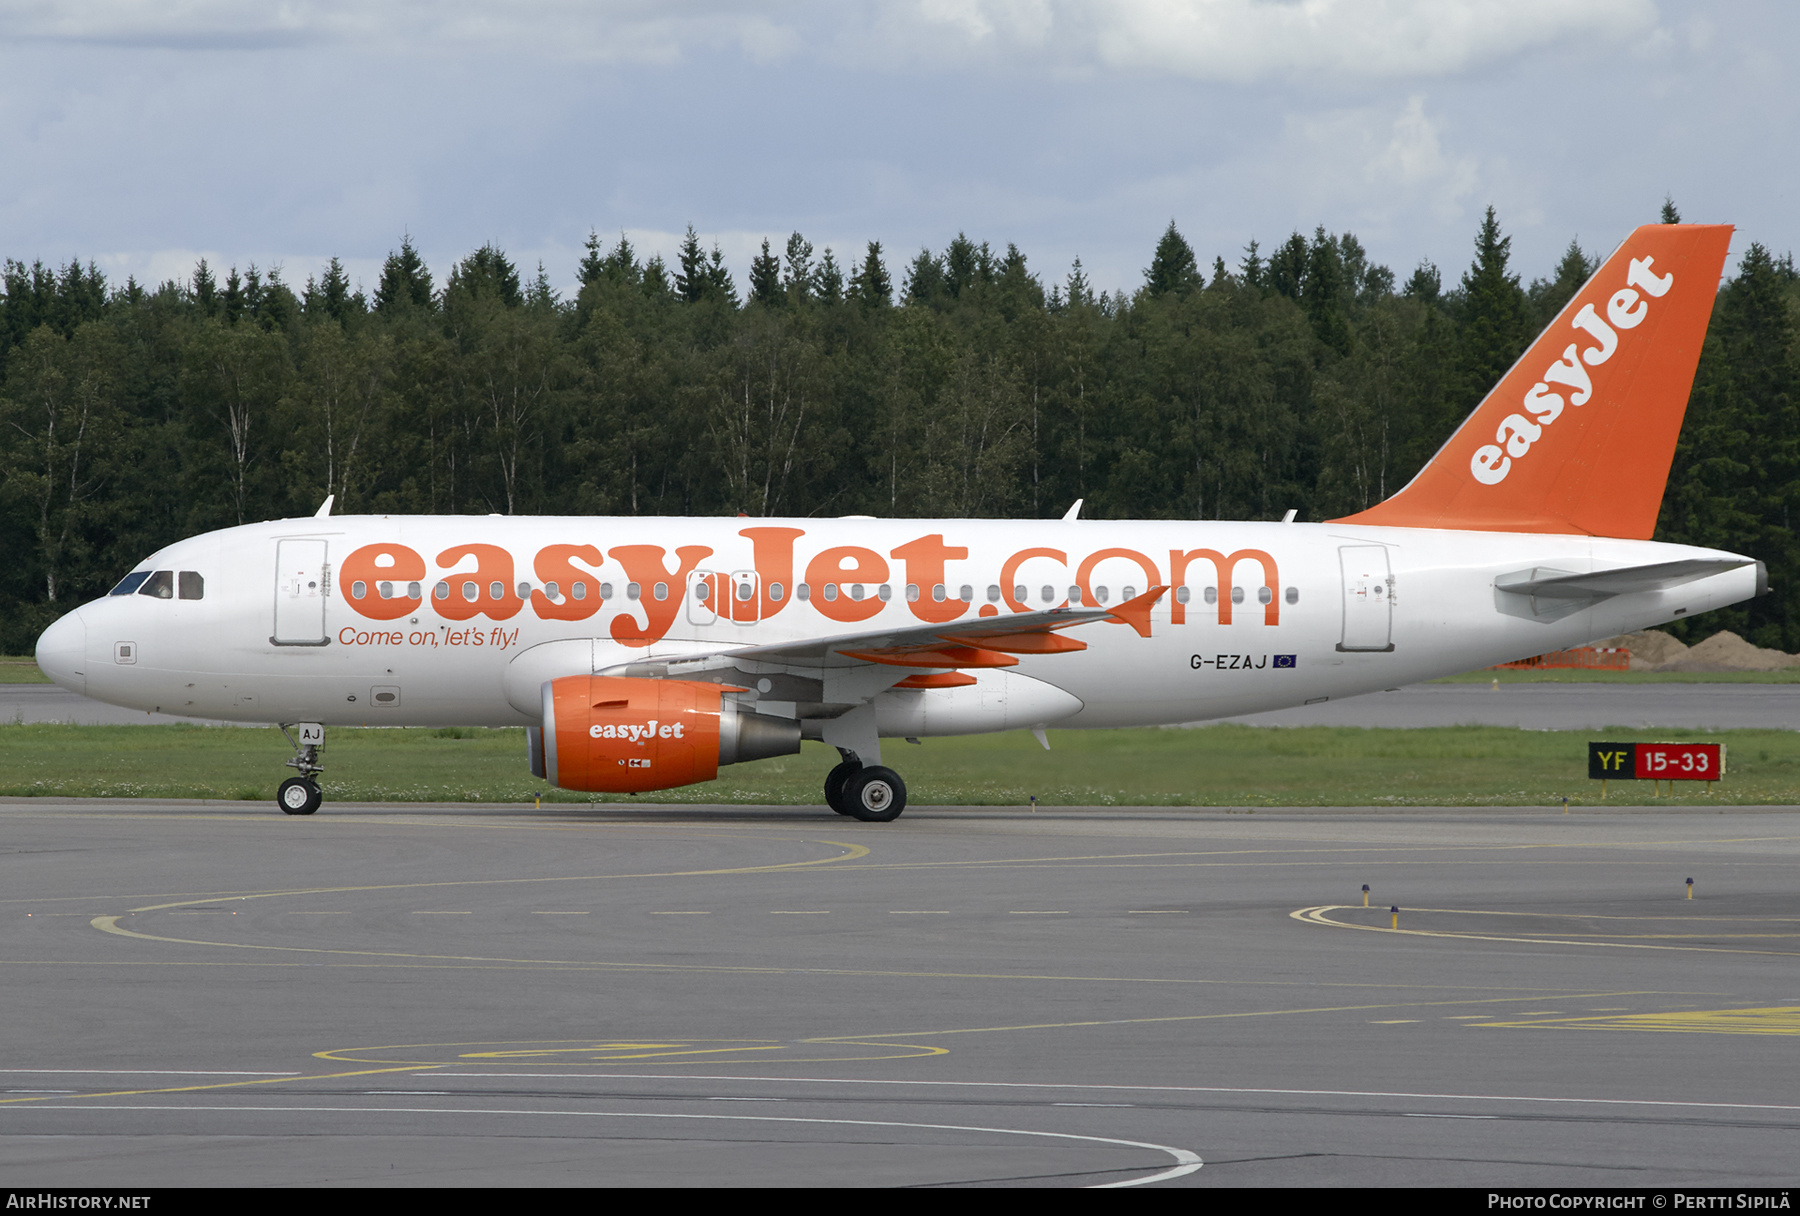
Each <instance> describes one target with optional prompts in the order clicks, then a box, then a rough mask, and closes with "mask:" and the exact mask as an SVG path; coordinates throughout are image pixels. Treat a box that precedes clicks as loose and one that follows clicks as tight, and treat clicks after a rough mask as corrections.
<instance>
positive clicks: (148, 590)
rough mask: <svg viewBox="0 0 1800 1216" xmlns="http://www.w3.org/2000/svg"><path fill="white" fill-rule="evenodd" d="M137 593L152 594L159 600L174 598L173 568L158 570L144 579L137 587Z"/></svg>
mask: <svg viewBox="0 0 1800 1216" xmlns="http://www.w3.org/2000/svg"><path fill="white" fill-rule="evenodd" d="M138 594H139V595H153V596H155V597H156V598H157V599H159V600H172V599H174V598H175V572H174V571H173V570H158V571H157V572H156V573H154V574H152V575H151V576H150V577H149V578H147V579H145V580H144V585H143V586H142V587H139V588H138Z"/></svg>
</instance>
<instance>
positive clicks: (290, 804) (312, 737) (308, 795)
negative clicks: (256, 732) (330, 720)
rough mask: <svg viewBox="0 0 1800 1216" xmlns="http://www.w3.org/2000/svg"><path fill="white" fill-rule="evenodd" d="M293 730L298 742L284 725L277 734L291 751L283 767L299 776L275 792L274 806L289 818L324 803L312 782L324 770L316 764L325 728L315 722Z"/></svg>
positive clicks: (323, 739) (323, 743) (299, 725)
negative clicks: (295, 732) (292, 752)
mask: <svg viewBox="0 0 1800 1216" xmlns="http://www.w3.org/2000/svg"><path fill="white" fill-rule="evenodd" d="M295 729H296V730H297V731H299V733H300V739H299V742H295V741H294V736H293V735H290V734H288V728H287V727H286V726H285V725H284V726H282V728H281V734H282V737H283V738H285V739H286V740H287V741H288V744H289V746H291V747H292V748H293V749H294V756H293V759H291V760H288V761H286V764H287V766H288V767H289V768H291V769H294V770H296V771H297V772H298V773H299V774H300V775H299V776H298V777H289V778H288V779H287V780H286V781H283V782H282V783H281V788H280V789H278V790H276V791H275V805H276V806H278V807H280V808H281V809H282V811H283V812H284V813H286V814H289V815H310V814H312V813H313V812H314V811H316V810H318V809H319V807H320V806H321V805H322V804H323V803H324V801H325V795H324V793H323V792H322V791H321V790H320V789H319V783H318V782H317V781H316V780H314V778H315V777H317V776H318V775H319V774H320V773H322V772H324V771H325V766H324V765H322V764H320V763H319V749H320V748H322V747H324V746H325V728H324V727H323V726H321V725H319V724H318V723H317V722H301V723H298V724H297V725H296V726H295Z"/></svg>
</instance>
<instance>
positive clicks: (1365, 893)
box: [1363, 882, 1369, 908]
mask: <svg viewBox="0 0 1800 1216" xmlns="http://www.w3.org/2000/svg"><path fill="white" fill-rule="evenodd" d="M1368 906H1369V884H1368V883H1366V882H1365V883H1364V884H1363V907H1365V908H1366V907H1368Z"/></svg>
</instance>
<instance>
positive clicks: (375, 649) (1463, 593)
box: [37, 225, 1768, 822]
mask: <svg viewBox="0 0 1800 1216" xmlns="http://www.w3.org/2000/svg"><path fill="white" fill-rule="evenodd" d="M1731 232H1732V229H1731V228H1730V227H1729V226H1722V225H1720V226H1713V225H1652V226H1647V227H1643V228H1639V229H1637V230H1636V231H1635V232H1633V233H1632V234H1631V236H1630V237H1628V238H1627V239H1626V240H1625V242H1624V243H1623V244H1622V245H1620V246H1619V248H1618V249H1617V250H1615V251H1614V252H1613V254H1612V255H1611V256H1610V257H1608V258H1607V259H1606V261H1605V262H1604V264H1603V265H1601V266H1600V268H1599V269H1598V270H1597V271H1596V272H1595V274H1594V275H1593V277H1592V278H1591V279H1590V280H1589V281H1588V283H1587V284H1586V285H1585V286H1584V287H1583V288H1582V289H1581V290H1580V291H1579V292H1578V293H1577V294H1576V295H1575V297H1574V298H1573V299H1572V300H1571V301H1570V302H1569V304H1568V305H1567V306H1566V307H1565V308H1564V309H1563V310H1562V311H1561V312H1560V313H1559V314H1558V315H1557V317H1556V319H1555V320H1554V321H1552V322H1551V324H1550V326H1549V328H1547V329H1546V330H1545V331H1544V332H1543V334H1542V335H1540V336H1539V337H1538V338H1537V339H1536V341H1534V342H1533V343H1532V345H1531V347H1530V348H1529V349H1528V350H1527V351H1526V352H1525V354H1524V355H1523V356H1521V357H1520V359H1519V361H1518V362H1517V363H1516V364H1515V365H1514V366H1513V367H1512V369H1511V370H1510V371H1508V372H1507V373H1506V375H1505V376H1503V377H1502V378H1501V380H1500V382H1499V383H1498V384H1497V385H1496V386H1495V388H1494V389H1493V391H1492V392H1491V393H1489V394H1488V396H1487V397H1486V398H1485V399H1484V400H1483V401H1482V403H1481V404H1480V405H1479V406H1478V407H1477V408H1476V409H1475V411H1474V413H1472V414H1471V415H1470V416H1469V418H1468V419H1467V420H1466V421H1465V422H1464V423H1463V424H1462V426H1461V427H1459V428H1458V429H1457V431H1456V432H1455V434H1454V435H1452V436H1451V437H1450V439H1449V440H1448V441H1447V442H1446V443H1445V444H1444V446H1443V447H1442V448H1441V449H1440V450H1439V451H1438V453H1437V454H1436V455H1435V456H1434V457H1433V458H1432V459H1431V461H1430V462H1428V463H1427V464H1426V465H1425V467H1424V468H1423V469H1422V470H1421V471H1420V472H1419V474H1418V475H1417V476H1416V477H1415V478H1414V479H1413V480H1412V481H1411V482H1410V483H1408V484H1407V485H1406V486H1405V487H1404V488H1403V489H1401V490H1400V491H1399V492H1398V493H1396V494H1394V495H1393V496H1392V497H1390V498H1388V499H1387V500H1386V501H1384V502H1381V503H1379V504H1377V505H1375V506H1373V507H1371V508H1369V509H1367V510H1364V511H1361V512H1359V513H1357V514H1354V515H1350V516H1346V517H1344V518H1341V519H1334V520H1329V521H1326V522H1323V523H1297V522H1294V512H1292V511H1290V512H1288V515H1287V517H1286V518H1285V519H1283V520H1282V521H1281V522H1232V521H1219V520H1189V521H1157V522H1145V521H1097V520H1082V519H1081V518H1079V511H1080V506H1081V504H1080V503H1079V502H1077V503H1076V504H1075V506H1074V507H1072V508H1071V509H1070V511H1069V512H1068V514H1067V515H1066V516H1064V517H1063V518H1062V519H1061V520H977V519H939V520H924V519H876V518H871V517H866V516H851V517H846V518H841V519H830V520H825V519H750V518H745V517H739V518H736V519H727V518H712V519H704V518H635V517H633V518H589V517H526V518H521V517H502V516H488V517H478V516H430V517H411V516H332V515H331V514H330V509H331V500H330V499H329V498H328V499H327V500H326V502H325V505H324V506H323V507H321V508H320V511H319V514H318V515H316V516H313V517H311V518H304V519H285V520H274V521H270V522H265V523H255V524H247V525H244V526H241V527H235V528H227V529H224V530H222V531H217V532H210V533H207V534H205V535H202V536H197V537H194V538H192V539H189V540H183V541H181V542H179V543H176V544H173V545H170V546H168V547H167V548H164V549H162V550H160V551H158V552H157V553H154V554H152V555H151V556H150V557H149V558H147V559H146V560H145V561H144V562H142V563H141V564H140V565H139V566H138V567H137V568H136V569H135V570H133V571H132V572H131V573H130V574H128V575H126V576H125V578H124V579H123V580H122V581H121V582H120V583H119V584H118V585H117V586H116V587H115V588H113V590H112V591H111V593H110V594H108V595H107V596H104V597H102V598H100V599H98V600H95V601H94V602H92V603H89V604H85V605H83V606H82V607H80V608H78V609H76V610H75V611H72V612H70V613H68V614H67V615H65V616H64V617H62V618H61V619H60V620H58V621H56V622H55V623H54V624H52V625H51V626H50V627H49V628H48V629H46V630H45V631H44V633H43V635H42V637H41V638H40V639H39V641H38V646H37V660H38V664H39V666H40V667H41V668H42V669H43V670H44V672H45V674H46V675H48V676H49V677H50V678H51V679H52V680H53V681H55V682H56V683H57V684H59V685H61V686H62V687H64V688H66V689H69V690H71V691H73V692H77V693H80V694H83V695H85V696H89V697H95V698H98V699H100V700H103V701H108V702H111V703H113V704H115V705H122V706H129V707H133V708H139V709H144V710H150V711H154V712H158V713H166V714H178V715H185V716H189V717H197V718H210V719H220V720H227V721H235V722H254V723H272V724H276V725H279V726H281V728H282V730H283V731H284V733H285V732H287V731H288V730H289V728H294V729H295V731H296V732H297V734H290V735H289V736H288V737H289V741H290V743H291V744H292V746H293V747H294V749H295V754H294V757H293V758H292V759H290V760H288V761H287V762H286V763H287V764H288V766H289V767H292V768H294V769H295V770H296V771H297V775H296V776H294V777H291V778H289V779H287V780H286V781H284V782H283V783H282V785H281V787H280V790H279V792H278V794H277V798H276V801H277V804H278V805H279V807H280V809H281V810H283V811H285V812H286V813H288V814H291V815H310V814H312V813H313V812H315V811H316V810H318V808H319V806H320V805H321V803H322V801H323V794H322V792H321V789H320V785H319V781H318V778H319V775H320V774H321V773H322V772H323V771H324V769H323V765H322V763H321V759H320V749H321V748H322V747H323V745H324V734H325V728H326V727H328V726H349V725H370V726H375V725H390V726H422V727H429V726H448V725H464V726H467V725H479V726H495V727H499V726H524V727H525V728H526V737H527V741H528V759H529V763H530V766H531V770H532V772H533V773H535V774H536V775H537V776H539V777H541V778H543V779H545V780H546V781H547V782H549V783H550V784H552V785H555V786H559V787H561V788H564V789H569V790H578V791H590V792H613V793H620V792H640V791H649V790H659V789H669V788H673V787H677V786H683V785H688V784H692V783H696V782H703V781H708V780H711V779H713V778H714V777H715V776H716V775H717V773H718V771H719V769H720V768H721V767H722V766H725V765H729V764H737V763H743V762H747V761H752V760H757V759H762V758H765V757H772V756H782V755H791V754H794V753H797V752H798V751H799V750H800V745H801V742H802V740H807V739H811V740H818V741H822V742H824V743H825V744H828V745H830V746H831V747H834V748H835V749H836V750H837V752H838V755H839V757H840V763H838V764H837V765H836V766H835V767H834V768H832V769H831V770H830V772H829V774H828V775H827V777H826V778H825V801H826V804H827V805H828V806H829V807H830V808H831V809H832V810H834V811H836V812H838V813H839V814H843V815H848V816H851V817H853V818H856V819H859V820H863V821H868V822H888V821H891V820H893V819H894V818H896V817H897V816H898V815H899V814H900V813H901V811H902V810H904V808H905V806H906V799H907V790H906V785H905V782H904V781H903V780H902V778H901V777H900V775H899V774H898V773H896V772H895V771H894V770H893V769H891V768H888V767H886V766H884V765H883V764H882V759H881V747H882V740H884V739H893V738H907V739H911V740H917V739H920V738H925V737H929V736H943V735H960V734H974V733H981V732H987V731H1004V730H1018V729H1028V730H1031V731H1032V732H1034V734H1035V735H1036V736H1037V738H1038V741H1039V742H1040V743H1042V744H1043V745H1044V746H1046V747H1048V746H1049V743H1048V739H1047V736H1046V735H1045V733H1044V731H1045V728H1047V727H1051V726H1055V727H1058V728H1060V729H1083V728H1104V727H1122V726H1143V725H1154V724H1169V723H1183V722H1194V721H1199V720H1204V719H1208V718H1221V717H1229V716H1236V715H1240V714H1249V713H1256V712H1258V711H1262V710H1270V709H1278V708H1283V707H1287V706H1295V705H1303V704H1313V703H1315V702H1321V701H1327V700H1333V699H1338V698H1344V697H1352V696H1355V695H1357V694H1359V693H1366V692H1371V691H1375V690H1378V689H1385V688H1393V687H1396V686H1398V685H1401V684H1406V683H1411V682H1415V681H1419V680H1426V679H1431V678H1434V677H1438V676H1444V675H1450V674H1454V673H1457V672H1462V671H1469V670H1473V669H1477V668H1482V667H1487V666H1490V665H1492V664H1495V663H1501V662H1506V661H1510V660H1515V659H1520V658H1524V657H1527V656H1530V655H1535V654H1541V653H1544V652H1546V651H1550V650H1556V649H1561V648H1565V647H1569V646H1575V645H1579V644H1581V643H1584V642H1587V641H1589V640H1591V639H1593V638H1597V637H1605V636H1609V635H1612V634H1618V633H1624V632H1627V631H1630V630H1635V629H1642V628H1646V627H1648V626H1651V625H1656V624H1661V623H1664V622H1667V621H1671V620H1676V619H1679V618H1681V617H1684V616H1690V615H1693V614H1697V613H1701V612H1705V611H1707V610H1708V609H1712V608H1718V607H1722V606H1724V605H1727V604H1733V603H1737V602H1739V601H1741V600H1744V599H1747V598H1749V597H1751V596H1753V595H1761V594H1763V593H1765V592H1766V591H1767V590H1768V576H1767V571H1766V568H1765V567H1764V565H1763V563H1762V562H1760V561H1757V560H1755V559H1754V558H1750V557H1744V556H1740V555H1738V554H1734V553H1727V552H1723V551H1720V550H1715V549H1704V548H1695V547H1692V546H1687V545H1671V544H1658V543H1653V542H1651V541H1650V540H1649V537H1650V535H1651V533H1652V531H1653V529H1654V527H1655V523H1656V516H1657V511H1658V508H1659V506H1660V503H1661V500H1662V494H1663V488H1664V484H1665V482H1666V481H1667V479H1668V472H1669V466H1670V463H1671V461H1672V459H1673V457H1674V451H1675V443H1676V439H1677V437H1678V435H1679V433H1680V430H1681V423H1682V416H1683V414H1684V412H1685V410H1686V403H1687V398H1688V394H1689V391H1690V388H1691V386H1692V382H1693V377H1694V369H1695V366H1696V364H1697V362H1698V359H1699V355H1700V347H1701V342H1702V340H1703V339H1704V337H1705V332H1706V327H1707V322H1708V320H1709V317H1710V314H1711V311H1712V305H1713V300H1714V296H1715V294H1716V292H1717V290H1718V284H1719V280H1720V276H1721V274H1722V272H1723V267H1724V262H1725V257H1726V253H1727V249H1728V246H1729V243H1730V238H1731Z"/></svg>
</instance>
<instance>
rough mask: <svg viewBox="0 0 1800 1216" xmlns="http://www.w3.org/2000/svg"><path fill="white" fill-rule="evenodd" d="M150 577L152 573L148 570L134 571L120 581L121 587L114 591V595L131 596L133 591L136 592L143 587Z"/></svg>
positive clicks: (115, 588)
mask: <svg viewBox="0 0 1800 1216" xmlns="http://www.w3.org/2000/svg"><path fill="white" fill-rule="evenodd" d="M149 577H150V572H149V571H148V570H133V571H132V572H131V573H130V574H127V575H126V576H125V577H124V578H122V579H120V580H119V585H118V586H117V587H114V588H113V589H112V594H113V595H130V594H131V593H132V592H133V591H136V590H137V589H138V588H139V587H141V586H143V585H144V580H145V579H147V578H149Z"/></svg>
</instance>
